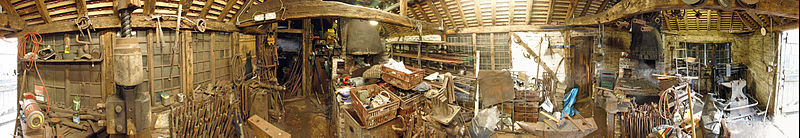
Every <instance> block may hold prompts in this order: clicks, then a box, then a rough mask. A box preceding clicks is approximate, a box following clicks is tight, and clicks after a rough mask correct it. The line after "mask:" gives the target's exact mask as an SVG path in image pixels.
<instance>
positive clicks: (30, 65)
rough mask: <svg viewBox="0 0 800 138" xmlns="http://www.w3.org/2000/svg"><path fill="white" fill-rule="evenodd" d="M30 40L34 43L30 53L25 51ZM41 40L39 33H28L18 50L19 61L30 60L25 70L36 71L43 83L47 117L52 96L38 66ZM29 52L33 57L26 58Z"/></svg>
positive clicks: (18, 45)
mask: <svg viewBox="0 0 800 138" xmlns="http://www.w3.org/2000/svg"><path fill="white" fill-rule="evenodd" d="M28 40H30V42H31V43H33V44H34V45H32V46H31V47H30V49H31V50H30V51H25V50H26V49H28V42H29V41H28ZM41 40H42V35H39V33H35V32H28V33H26V34H25V35H24V36H23V37H22V42H21V43H18V44H17V48H19V49H18V52H19V53H17V56H18V57H19V59H25V60H28V64H25V65H26V67H27V68H26V69H25V70H30V69H34V70H35V71H36V76H37V77H38V78H39V82H41V83H42V90H44V95H45V96H47V98H46V99H45V101H46V102H47V111H48V112H45V113H44V116H47V114H48V113H49V111H50V94H49V93H48V92H47V86H45V85H44V81H43V80H42V75H41V74H40V73H39V67H38V66H37V65H36V57H37V56H36V53H37V52H36V51H39V44H41ZM29 52H30V53H32V55H30V56H25V53H29Z"/></svg>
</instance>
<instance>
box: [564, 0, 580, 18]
mask: <svg viewBox="0 0 800 138" xmlns="http://www.w3.org/2000/svg"><path fill="white" fill-rule="evenodd" d="M577 6H578V0H572V2H570V5H569V9H568V10H567V16H566V17H564V18H565V19H566V20H569V19H572V15H573V14H575V7H577Z"/></svg>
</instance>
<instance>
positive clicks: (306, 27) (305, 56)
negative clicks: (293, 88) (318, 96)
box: [299, 19, 314, 96]
mask: <svg viewBox="0 0 800 138" xmlns="http://www.w3.org/2000/svg"><path fill="white" fill-rule="evenodd" d="M312 28H313V24H311V19H303V48H301V49H302V56H301V57H302V58H301V60H302V63H303V64H302V75H303V76H302V78H303V79H302V80H301V81H302V86H301V87H302V88H303V91H302V92H301V93H300V94H299V96H305V95H306V94H310V92H311V87H312V86H311V85H312V84H311V79H312V78H311V74H312V72H311V66H312V65H311V62H310V61H309V57H310V56H311V47H312V41H311V37H313V35H314V34H312V32H311V31H312Z"/></svg>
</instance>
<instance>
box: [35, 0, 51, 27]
mask: <svg viewBox="0 0 800 138" xmlns="http://www.w3.org/2000/svg"><path fill="white" fill-rule="evenodd" d="M34 2H35V3H36V9H38V11H39V16H41V17H42V20H44V22H45V23H50V22H53V19H52V18H50V13H49V11H47V5H46V4H45V3H44V0H34Z"/></svg>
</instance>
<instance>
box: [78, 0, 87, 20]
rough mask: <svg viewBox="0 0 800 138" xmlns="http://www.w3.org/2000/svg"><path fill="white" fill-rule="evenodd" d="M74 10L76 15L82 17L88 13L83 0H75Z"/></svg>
mask: <svg viewBox="0 0 800 138" xmlns="http://www.w3.org/2000/svg"><path fill="white" fill-rule="evenodd" d="M75 12H77V13H78V17H83V16H87V15H88V14H87V12H88V11H87V9H86V1H85V0H75Z"/></svg>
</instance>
